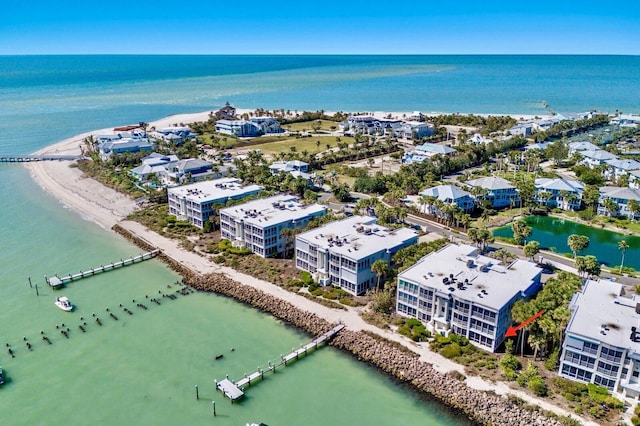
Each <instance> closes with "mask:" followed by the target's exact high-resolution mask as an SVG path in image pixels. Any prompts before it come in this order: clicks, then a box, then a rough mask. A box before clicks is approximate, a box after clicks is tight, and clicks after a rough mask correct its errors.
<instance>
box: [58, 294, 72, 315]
mask: <svg viewBox="0 0 640 426" xmlns="http://www.w3.org/2000/svg"><path fill="white" fill-rule="evenodd" d="M56 306H57V307H58V308H60V309H62V310H63V311H66V312H69V311H71V310H72V309H73V305H72V304H71V302H69V299H68V298H67V297H66V296H61V297H56Z"/></svg>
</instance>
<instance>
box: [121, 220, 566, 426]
mask: <svg viewBox="0 0 640 426" xmlns="http://www.w3.org/2000/svg"><path fill="white" fill-rule="evenodd" d="M113 229H114V231H115V232H117V233H119V234H120V235H122V236H124V237H125V238H127V239H128V240H129V241H131V242H133V243H134V244H136V245H138V246H139V247H140V248H142V249H144V250H152V249H154V247H153V246H151V244H149V243H148V242H146V241H144V240H142V239H140V238H139V237H137V236H136V235H133V234H132V233H130V232H129V231H127V230H126V229H124V228H122V227H120V226H119V225H115V226H114V228H113ZM158 257H159V258H160V259H162V260H163V261H164V262H166V263H167V264H168V266H169V267H171V268H172V269H173V270H175V271H176V272H178V273H179V274H181V275H182V276H183V282H184V283H185V284H187V285H189V286H191V287H193V288H195V289H197V290H200V291H207V292H215V293H218V294H221V295H224V296H227V297H231V298H233V299H235V300H237V301H239V302H242V303H245V304H247V305H250V306H252V307H254V308H257V309H259V310H261V311H263V312H266V313H269V314H271V315H273V316H274V317H276V318H278V319H281V320H283V321H286V322H288V323H290V324H292V325H294V326H295V327H297V328H299V329H301V330H303V331H305V332H307V333H309V334H312V335H318V334H321V333H324V332H325V331H328V330H330V329H331V328H333V327H334V326H335V324H332V323H330V322H329V321H326V320H324V319H323V318H320V317H318V316H317V315H315V314H312V313H310V312H307V311H304V310H302V309H299V308H297V307H295V306H294V305H292V304H291V303H289V302H286V301H284V300H281V299H279V298H277V297H275V296H272V295H270V294H267V293H264V292H263V291H261V290H258V289H256V288H254V287H251V286H247V285H244V284H241V283H239V282H237V281H235V280H233V279H231V278H229V277H228V276H226V275H224V274H207V275H200V274H196V273H194V272H193V271H191V270H189V269H188V268H185V267H184V266H182V265H181V264H180V263H179V262H177V261H175V260H174V259H172V258H170V257H169V256H167V255H165V254H164V253H162V254H160V255H159V256H158ZM331 345H333V346H335V347H336V348H339V349H342V350H345V351H346V352H348V353H350V354H352V355H353V356H354V357H355V358H357V359H358V360H361V361H364V362H367V363H369V364H371V365H373V366H375V367H377V368H379V369H380V370H382V371H383V372H385V373H386V374H389V375H390V376H392V377H394V378H395V379H397V380H400V381H402V382H405V383H407V384H410V385H411V386H412V387H413V388H414V389H415V390H417V391H419V392H423V393H425V394H427V395H429V396H431V397H434V398H436V399H437V400H439V401H441V402H443V403H445V404H446V405H448V406H450V407H452V408H453V409H455V410H457V411H459V412H462V413H464V414H465V415H466V416H468V417H469V418H471V419H473V420H474V421H476V422H478V423H480V424H485V425H500V426H502V425H504V426H511V425H541V426H542V425H545V426H554V425H561V423H560V422H559V421H557V420H555V419H551V418H548V417H546V416H544V415H543V414H542V413H540V412H536V411H531V410H527V409H524V408H522V407H520V406H519V405H517V404H516V403H515V402H513V401H512V400H510V399H508V398H507V397H504V396H499V395H496V394H493V393H489V392H484V391H480V390H475V389H471V388H469V387H468V386H466V385H465V384H464V383H463V382H461V381H459V380H457V379H455V378H453V377H452V376H449V375H447V374H442V373H439V372H437V371H436V370H434V368H433V367H432V366H431V365H430V364H427V363H424V362H421V361H420V360H419V357H418V355H417V354H415V353H413V352H411V351H409V350H408V349H405V348H399V347H396V346H395V345H394V344H391V343H390V342H388V341H386V340H385V339H383V338H380V339H376V338H374V337H373V336H371V335H368V334H365V333H363V332H356V331H351V330H347V329H344V330H342V331H341V332H340V333H338V335H337V336H335V337H334V338H333V340H332V341H331Z"/></svg>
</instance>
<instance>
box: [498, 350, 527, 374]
mask: <svg viewBox="0 0 640 426" xmlns="http://www.w3.org/2000/svg"><path fill="white" fill-rule="evenodd" d="M500 367H503V368H510V369H511V370H513V371H518V370H520V369H521V368H522V364H521V363H520V360H519V359H518V358H516V356H515V355H512V354H506V355H504V356H503V357H502V359H501V360H500Z"/></svg>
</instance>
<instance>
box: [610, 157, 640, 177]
mask: <svg viewBox="0 0 640 426" xmlns="http://www.w3.org/2000/svg"><path fill="white" fill-rule="evenodd" d="M605 164H606V165H607V166H608V168H607V170H605V172H604V176H605V177H606V178H607V179H617V178H619V177H621V176H624V175H626V174H629V172H630V171H632V170H640V162H638V161H636V160H629V159H626V158H615V159H612V160H606V161H605Z"/></svg>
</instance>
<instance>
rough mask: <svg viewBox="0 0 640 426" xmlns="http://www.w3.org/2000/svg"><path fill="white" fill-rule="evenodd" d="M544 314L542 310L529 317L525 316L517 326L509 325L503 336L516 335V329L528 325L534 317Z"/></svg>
mask: <svg viewBox="0 0 640 426" xmlns="http://www.w3.org/2000/svg"><path fill="white" fill-rule="evenodd" d="M542 314H544V311H540V312H538V313H537V314H535V315H533V316H532V317H530V318H527V319H526V320H524V321H522V322H521V323H520V325H517V326H515V327H514V326H511V327H509V329H508V330H507V332H506V333H505V337H515V336H517V335H518V333H517V331H518V330H520V329H521V328H524V327H526V326H527V325H529V324H530V323H531V322H533V321H534V320H535V319H536V318H538V317H540V315H542Z"/></svg>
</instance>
